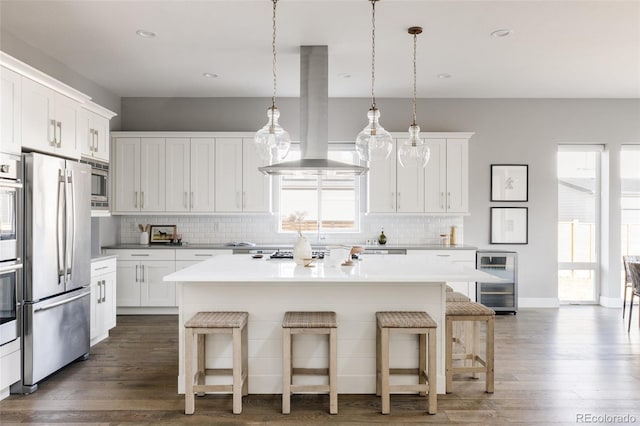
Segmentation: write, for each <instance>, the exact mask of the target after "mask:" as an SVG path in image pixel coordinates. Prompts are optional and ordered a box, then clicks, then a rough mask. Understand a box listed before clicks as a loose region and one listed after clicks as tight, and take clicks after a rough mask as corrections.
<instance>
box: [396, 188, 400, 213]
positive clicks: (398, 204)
mask: <svg viewBox="0 0 640 426" xmlns="http://www.w3.org/2000/svg"><path fill="white" fill-rule="evenodd" d="M397 209H398V211H399V210H400V191H398V203H397Z"/></svg>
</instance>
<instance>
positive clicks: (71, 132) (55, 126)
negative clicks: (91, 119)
mask: <svg viewBox="0 0 640 426" xmlns="http://www.w3.org/2000/svg"><path fill="white" fill-rule="evenodd" d="M21 107H22V109H21V117H22V125H21V133H22V146H23V147H24V148H29V149H33V150H36V151H41V152H45V153H51V154H56V155H60V156H63V157H69V158H76V159H78V158H80V151H81V150H80V145H79V143H78V137H77V126H78V115H79V111H80V103H79V102H77V101H75V100H73V99H71V98H68V97H66V96H64V95H62V94H60V93H57V92H55V91H54V90H52V89H50V88H48V87H46V86H43V85H42V84H40V83H37V82H35V81H33V80H31V79H29V78H26V77H23V78H22V103H21Z"/></svg>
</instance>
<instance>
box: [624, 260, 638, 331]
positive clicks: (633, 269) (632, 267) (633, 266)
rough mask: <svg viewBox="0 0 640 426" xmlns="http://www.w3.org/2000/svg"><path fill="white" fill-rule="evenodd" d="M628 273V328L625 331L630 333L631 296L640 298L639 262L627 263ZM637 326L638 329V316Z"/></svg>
mask: <svg viewBox="0 0 640 426" xmlns="http://www.w3.org/2000/svg"><path fill="white" fill-rule="evenodd" d="M629 273H630V275H631V284H632V285H633V287H632V289H631V302H630V303H629V327H628V328H627V331H631V316H632V312H633V296H638V297H639V298H640V262H629ZM638 326H639V327H640V315H639V316H638Z"/></svg>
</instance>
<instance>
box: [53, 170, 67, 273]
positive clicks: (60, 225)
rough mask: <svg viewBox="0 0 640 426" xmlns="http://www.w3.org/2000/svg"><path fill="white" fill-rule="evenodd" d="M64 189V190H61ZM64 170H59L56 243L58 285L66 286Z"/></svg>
mask: <svg viewBox="0 0 640 426" xmlns="http://www.w3.org/2000/svg"><path fill="white" fill-rule="evenodd" d="M61 187H62V190H61V189H60V188H61ZM66 188H67V185H66V184H65V178H64V170H62V169H59V170H58V206H57V211H56V215H57V217H56V241H57V250H58V254H57V258H58V285H62V284H64V277H65V271H66V267H65V266H66V265H65V262H66V260H67V256H66V253H67V247H66V245H67V244H66V232H65V231H66V219H67V218H66V211H65V208H66V190H67V189H66Z"/></svg>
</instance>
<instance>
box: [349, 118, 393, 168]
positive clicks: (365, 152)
mask: <svg viewBox="0 0 640 426" xmlns="http://www.w3.org/2000/svg"><path fill="white" fill-rule="evenodd" d="M367 118H368V119H369V124H367V127H365V128H364V129H362V131H361V132H360V133H358V137H357V138H356V151H357V152H358V155H359V156H360V159H361V160H363V161H379V160H386V159H387V158H389V155H390V154H391V150H392V149H393V138H392V137H391V133H389V132H387V131H386V130H385V129H384V127H382V126H381V125H380V122H379V119H380V110H378V109H377V108H375V107H371V108H370V109H369V112H368V113H367Z"/></svg>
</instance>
